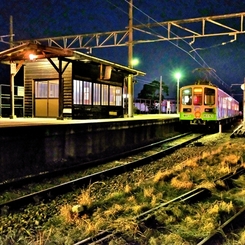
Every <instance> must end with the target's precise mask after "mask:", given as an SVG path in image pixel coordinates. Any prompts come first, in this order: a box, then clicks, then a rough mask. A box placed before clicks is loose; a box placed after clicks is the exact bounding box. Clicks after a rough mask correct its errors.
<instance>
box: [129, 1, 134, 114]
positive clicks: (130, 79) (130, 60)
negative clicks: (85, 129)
mask: <svg viewBox="0 0 245 245" xmlns="http://www.w3.org/2000/svg"><path fill="white" fill-rule="evenodd" d="M128 31H129V34H128V67H129V68H133V64H132V59H133V0H130V3H129V25H128ZM133 97H134V95H133V75H132V74H129V75H128V117H133Z"/></svg>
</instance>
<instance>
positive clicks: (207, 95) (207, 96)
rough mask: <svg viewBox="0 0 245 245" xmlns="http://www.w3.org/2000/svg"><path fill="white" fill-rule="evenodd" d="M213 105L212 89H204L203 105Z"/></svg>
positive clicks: (213, 95) (213, 92) (213, 94)
mask: <svg viewBox="0 0 245 245" xmlns="http://www.w3.org/2000/svg"><path fill="white" fill-rule="evenodd" d="M214 104H215V90H214V89H212V88H205V89H204V105H214Z"/></svg>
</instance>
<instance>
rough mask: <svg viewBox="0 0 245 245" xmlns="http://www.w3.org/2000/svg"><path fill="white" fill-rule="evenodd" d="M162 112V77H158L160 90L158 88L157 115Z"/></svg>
mask: <svg viewBox="0 0 245 245" xmlns="http://www.w3.org/2000/svg"><path fill="white" fill-rule="evenodd" d="M161 112H162V76H160V88H159V114H161Z"/></svg>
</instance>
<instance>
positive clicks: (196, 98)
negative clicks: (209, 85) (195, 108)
mask: <svg viewBox="0 0 245 245" xmlns="http://www.w3.org/2000/svg"><path fill="white" fill-rule="evenodd" d="M193 105H202V88H194V89H193Z"/></svg>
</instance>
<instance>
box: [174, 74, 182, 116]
mask: <svg viewBox="0 0 245 245" xmlns="http://www.w3.org/2000/svg"><path fill="white" fill-rule="evenodd" d="M180 77H181V74H180V73H179V72H177V73H176V74H175V78H176V79H177V102H176V103H177V108H176V109H177V114H179V80H180Z"/></svg>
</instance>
